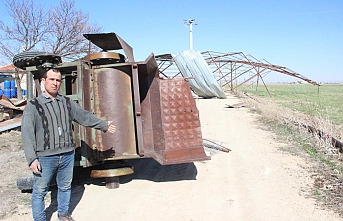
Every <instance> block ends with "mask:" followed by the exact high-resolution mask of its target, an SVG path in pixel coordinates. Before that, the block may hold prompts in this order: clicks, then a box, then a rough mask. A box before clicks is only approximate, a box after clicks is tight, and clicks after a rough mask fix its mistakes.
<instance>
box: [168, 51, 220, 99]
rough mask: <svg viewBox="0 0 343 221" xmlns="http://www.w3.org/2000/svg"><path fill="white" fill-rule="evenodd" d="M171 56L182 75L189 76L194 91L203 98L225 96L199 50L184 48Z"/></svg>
mask: <svg viewBox="0 0 343 221" xmlns="http://www.w3.org/2000/svg"><path fill="white" fill-rule="evenodd" d="M172 56H173V59H174V61H175V63H176V65H177V67H178V69H179V70H180V72H181V74H182V76H183V77H185V78H189V79H188V81H189V84H190V86H191V88H192V90H193V91H194V93H196V94H197V95H198V96H200V97H204V98H211V97H218V98H226V96H225V94H224V92H223V90H222V88H221V87H220V85H219V84H218V82H217V81H216V79H215V78H214V76H213V75H212V72H211V70H210V68H209V67H208V65H207V63H206V62H205V59H204V58H203V56H202V55H201V53H200V52H198V51H195V50H185V51H183V52H179V53H176V54H172Z"/></svg>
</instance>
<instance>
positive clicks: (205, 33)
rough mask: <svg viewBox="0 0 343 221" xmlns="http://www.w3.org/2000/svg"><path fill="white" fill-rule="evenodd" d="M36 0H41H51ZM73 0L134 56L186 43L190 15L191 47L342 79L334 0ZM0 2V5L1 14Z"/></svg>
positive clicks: (341, 17)
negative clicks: (247, 57) (186, 21)
mask: <svg viewBox="0 0 343 221" xmlns="http://www.w3.org/2000/svg"><path fill="white" fill-rule="evenodd" d="M37 2H40V3H41V4H43V5H45V6H49V5H51V4H52V5H56V4H58V2H59V1H57V0H52V1H49V2H47V1H42V0H37ZM75 4H76V7H77V8H79V9H81V10H82V11H83V12H85V13H88V14H89V18H90V23H92V24H94V23H96V24H98V25H99V26H101V27H102V28H103V31H104V32H115V33H117V34H118V35H119V36H120V37H122V38H123V39H124V40H125V41H126V42H127V43H128V44H130V45H131V46H132V47H133V49H134V55H135V59H136V61H141V60H145V58H146V57H148V56H149V55H150V53H152V52H153V53H154V54H155V55H158V54H166V53H176V52H181V51H183V50H186V49H188V48H189V27H188V26H186V25H185V24H184V23H183V20H185V19H195V23H196V24H197V25H195V26H193V49H195V50H198V51H215V52H222V53H228V52H243V53H244V54H251V55H252V56H254V57H255V58H257V59H266V60H267V61H269V62H270V63H272V64H276V65H282V66H286V67H287V68H289V69H291V70H293V71H296V72H297V73H299V74H301V75H304V76H306V77H308V78H310V79H312V80H315V81H318V82H328V81H330V82H332V81H339V82H343V1H342V0H321V1H319V0H298V1H289V0H288V1H286V0H275V1H271V0H265V1H263V0H260V1H254V0H250V1H244V0H242V1H228V0H214V1H202V0H200V1H187V0H183V1H178V0H175V1H157V0H154V1H153V0H151V1H149V0H146V1H143V0H136V1H115V0H101V1H82V0H75ZM4 10H5V9H4V8H3V7H2V8H1V9H0V13H1V17H2V16H4V14H3V11H4ZM292 79H293V80H295V79H294V78H289V77H285V76H284V75H282V74H279V73H275V72H274V73H272V74H269V75H268V76H267V81H283V80H292Z"/></svg>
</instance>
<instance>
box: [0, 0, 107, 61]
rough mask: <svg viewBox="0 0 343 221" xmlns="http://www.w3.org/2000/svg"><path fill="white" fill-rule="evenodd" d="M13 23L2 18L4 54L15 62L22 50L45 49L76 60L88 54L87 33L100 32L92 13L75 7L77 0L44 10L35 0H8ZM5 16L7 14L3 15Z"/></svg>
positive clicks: (0, 40) (0, 29) (1, 50)
mask: <svg viewBox="0 0 343 221" xmlns="http://www.w3.org/2000/svg"><path fill="white" fill-rule="evenodd" d="M5 7H6V9H7V11H8V15H9V17H11V19H12V23H5V22H4V21H2V20H0V56H2V57H3V58H6V59H7V61H6V62H7V63H9V62H12V58H13V56H14V55H15V54H18V53H20V52H22V51H44V52H48V53H53V54H57V55H60V56H61V57H66V58H65V59H68V58H70V59H75V58H78V57H81V56H83V55H85V53H86V52H87V50H88V41H87V39H85V38H84V37H83V34H85V33H96V32H100V31H101V28H100V27H99V26H97V25H90V24H89V16H88V14H85V13H83V12H82V11H81V10H77V9H76V8H75V4H74V1H73V0H61V2H60V3H59V5H58V6H54V7H51V8H49V9H44V8H43V7H42V5H40V4H38V3H36V2H34V1H33V0H5ZM2 17H3V16H2Z"/></svg>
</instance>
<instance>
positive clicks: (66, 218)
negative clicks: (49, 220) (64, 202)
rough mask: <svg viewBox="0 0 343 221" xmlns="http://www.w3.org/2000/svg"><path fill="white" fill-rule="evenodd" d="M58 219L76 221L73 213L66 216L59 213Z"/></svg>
mask: <svg viewBox="0 0 343 221" xmlns="http://www.w3.org/2000/svg"><path fill="white" fill-rule="evenodd" d="M57 221H75V220H74V219H73V218H72V217H71V215H69V214H66V215H64V216H60V215H58V218H57Z"/></svg>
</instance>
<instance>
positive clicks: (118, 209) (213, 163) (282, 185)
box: [5, 97, 342, 221]
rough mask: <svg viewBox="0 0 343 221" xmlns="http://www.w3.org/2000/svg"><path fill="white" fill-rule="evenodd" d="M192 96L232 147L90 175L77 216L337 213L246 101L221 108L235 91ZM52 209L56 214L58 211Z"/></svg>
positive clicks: (207, 131)
mask: <svg viewBox="0 0 343 221" xmlns="http://www.w3.org/2000/svg"><path fill="white" fill-rule="evenodd" d="M196 102H197V106H198V109H199V111H200V120H201V125H202V133H203V138H206V139H211V140H215V141H217V142H220V143H222V144H223V145H224V146H226V147H228V148H229V149H231V152H229V153H224V152H213V151H208V152H207V153H208V154H209V155H210V154H211V155H212V156H211V157H212V159H211V160H210V161H206V162H196V163H194V164H193V163H191V164H183V165H176V166H168V167H162V166H160V165H159V164H158V163H156V162H155V161H153V160H149V159H146V160H139V161H136V162H135V164H134V166H135V174H133V175H130V176H127V177H125V178H123V179H121V184H120V188H119V189H112V190H110V189H106V188H105V187H104V186H103V185H101V183H100V182H97V181H94V180H89V182H88V183H86V184H84V185H81V186H77V187H74V189H73V202H72V204H73V208H74V211H73V217H74V219H75V220H78V221H81V220H102V221H110V220H118V221H132V220H152V221H154V220H167V221H168V220H182V221H184V220H185V221H190V220H194V221H202V220H218V221H219V220H223V221H224V220H225V221H226V220H238V221H241V220H242V221H250V220H254V221H256V220H263V221H265V220H273V221H275V220H278V221H283V220H287V221H289V220H303V221H304V220H311V221H315V220H318V221H326V220H331V221H335V220H342V219H341V218H339V217H338V215H336V214H334V213H333V212H330V211H327V210H323V209H321V208H320V207H319V206H317V205H316V203H315V201H314V200H313V199H311V198H308V197H306V195H307V190H309V188H310V186H311V185H313V180H312V179H311V178H310V174H309V173H308V172H307V170H306V168H307V167H309V166H310V165H308V164H307V163H306V162H305V160H304V159H303V158H301V157H298V156H292V155H290V154H289V153H283V152H282V151H281V150H280V149H279V148H281V147H283V146H284V145H285V144H282V143H278V142H277V140H276V139H274V135H273V134H272V133H271V132H268V131H266V130H263V129H261V125H260V124H259V123H258V122H257V120H256V119H257V115H255V114H252V113H251V112H249V110H248V108H226V107H225V104H235V103H238V102H239V100H238V99H237V98H234V97H229V98H228V99H225V100H224V99H222V100H219V99H199V100H197V101H196ZM51 208H53V206H51ZM26 210H27V208H23V209H22V211H26ZM28 211H29V210H28ZM51 211H52V212H51V214H52V219H51V220H55V219H56V212H54V209H52V210H51ZM30 217H31V214H30V212H28V213H27V214H25V212H23V213H22V214H19V215H18V214H14V215H13V216H12V217H10V218H8V219H5V220H30Z"/></svg>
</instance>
